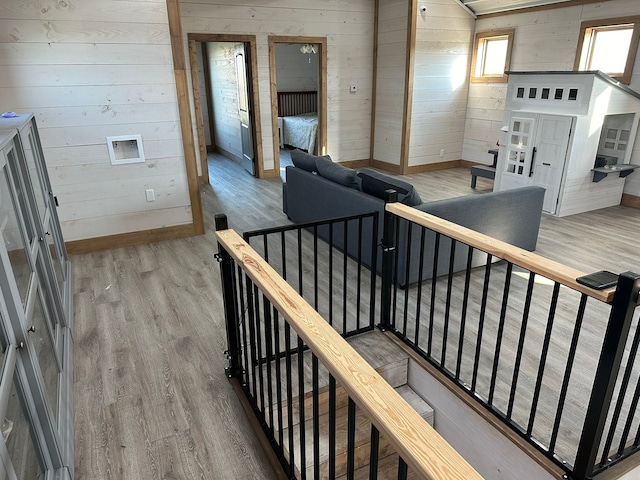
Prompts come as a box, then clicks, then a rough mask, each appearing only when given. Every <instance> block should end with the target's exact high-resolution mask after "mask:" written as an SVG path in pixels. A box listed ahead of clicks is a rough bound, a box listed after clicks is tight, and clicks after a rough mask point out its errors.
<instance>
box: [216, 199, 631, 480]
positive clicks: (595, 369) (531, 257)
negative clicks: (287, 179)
mask: <svg viewBox="0 0 640 480" xmlns="http://www.w3.org/2000/svg"><path fill="white" fill-rule="evenodd" d="M385 217H386V218H385V220H384V227H385V228H384V231H385V233H384V235H383V239H382V244H381V245H379V246H378V247H379V248H373V253H372V254H373V255H375V254H376V253H375V252H376V251H378V255H379V256H381V258H377V259H371V258H368V259H364V258H363V257H362V256H361V253H355V252H358V251H359V250H357V249H356V250H354V249H353V248H347V250H348V251H349V254H347V253H345V248H344V245H349V242H352V241H353V236H354V234H353V232H354V231H358V230H359V232H360V233H358V234H355V237H357V238H360V236H364V237H367V238H370V239H371V238H372V239H374V244H375V243H378V238H379V237H378V236H377V235H376V233H375V232H376V231H377V230H376V228H373V230H371V229H370V227H371V222H370V221H369V220H366V221H365V220H357V219H356V218H355V217H354V218H351V219H350V222H352V223H353V222H356V223H355V224H358V222H362V223H363V224H366V225H367V227H366V229H367V230H366V233H363V232H364V230H363V228H362V226H360V227H359V228H354V227H353V225H352V226H351V227H349V228H343V229H341V227H337V225H338V223H336V221H333V223H332V222H331V221H329V222H325V223H326V225H324V226H322V227H320V225H319V224H318V225H305V226H299V228H298V227H286V228H285V229H284V230H283V231H281V230H279V229H276V230H273V231H262V232H257V233H255V234H254V233H252V234H250V235H248V236H247V238H248V239H249V240H250V241H251V242H252V244H253V245H254V247H255V248H256V249H257V250H259V251H260V253H261V255H263V256H264V257H266V258H268V260H269V263H272V264H273V265H274V266H275V267H276V269H277V270H278V272H279V274H280V275H282V276H283V277H286V279H287V282H289V284H290V285H291V286H292V287H294V288H296V289H298V292H299V293H301V294H302V295H303V296H304V297H305V298H306V299H307V300H308V301H309V303H311V304H312V305H313V306H314V307H315V308H316V310H318V311H320V312H321V316H322V317H324V318H325V319H328V321H329V322H330V323H331V324H332V326H333V327H334V329H335V330H336V331H338V332H339V333H340V334H343V335H344V336H348V335H350V334H352V333H356V332H358V331H360V329H370V328H371V325H372V321H371V319H372V318H374V319H375V320H374V322H379V323H380V325H381V326H382V327H383V328H386V329H388V330H390V331H392V332H393V333H394V334H395V335H396V336H397V337H399V338H400V339H401V340H402V341H403V342H404V343H406V344H407V345H408V346H409V347H411V348H412V349H414V351H416V352H417V353H418V354H419V355H421V356H422V357H423V358H424V359H426V360H427V361H428V362H429V363H430V364H431V365H433V366H434V367H435V368H437V369H439V370H440V371H441V372H443V373H444V375H446V376H447V377H449V379H451V380H452V382H454V383H455V384H457V385H458V387H459V388H460V389H461V391H463V392H466V394H467V395H468V396H469V398H471V399H472V400H473V401H476V402H478V403H479V404H480V405H482V406H483V407H484V408H486V410H487V411H489V412H491V413H492V414H493V415H494V416H495V418H496V419H497V421H499V422H503V423H504V424H506V425H508V426H509V427H510V428H511V429H512V430H513V431H514V432H516V434H517V435H519V436H521V437H522V438H524V439H525V440H526V441H527V442H529V444H530V445H531V446H532V447H533V448H535V449H537V450H539V451H540V452H542V453H543V454H544V455H545V456H546V457H548V458H549V459H550V460H551V461H552V462H554V463H555V464H556V465H558V466H559V467H560V468H562V469H563V470H564V471H565V472H567V478H573V479H580V480H582V479H586V478H591V477H593V476H595V475H597V474H598V473H600V472H602V471H603V470H605V469H607V468H608V467H610V466H612V465H614V464H616V463H618V462H621V461H623V460H625V459H626V458H628V457H629V456H630V455H632V454H633V453H635V452H636V451H637V450H638V449H639V448H640V414H637V413H636V410H637V406H638V402H639V400H640V382H639V380H638V379H639V378H640V365H637V364H636V363H637V362H636V360H637V358H636V357H637V350H638V345H639V344H640V329H639V327H638V316H637V315H634V313H635V311H636V305H637V301H638V290H639V288H640V287H639V285H640V283H639V282H640V280H639V279H638V276H637V275H635V274H633V273H630V272H627V273H624V274H622V275H621V276H620V280H619V282H618V286H617V288H616V289H608V290H603V291H597V290H592V289H590V288H587V287H585V286H583V285H580V284H579V283H577V282H576V278H577V277H579V276H581V275H583V273H582V272H580V271H578V270H575V269H571V268H568V267H566V266H564V265H561V264H559V263H557V262H553V261H550V260H548V259H545V258H543V257H540V256H538V255H536V254H534V253H531V252H528V251H523V250H521V249H518V248H515V247H513V246H511V245H508V244H505V243H503V242H499V241H496V240H495V239H492V238H489V237H486V236H484V235H481V234H478V233H477V232H473V231H470V230H468V229H465V228H463V227H460V226H457V225H455V224H452V223H450V222H447V221H444V220H442V219H439V218H437V217H433V216H430V215H427V214H424V213H422V212H418V211H417V210H415V209H411V208H408V207H405V206H403V205H400V204H396V203H390V204H388V205H387V213H386V214H385ZM321 223H322V222H321ZM329 224H332V225H333V226H332V227H330V226H329ZM401 229H404V230H402V231H403V233H405V234H406V233H407V232H408V234H406V235H404V236H403V237H402V238H405V237H406V238H414V239H419V240H417V241H418V242H421V243H422V244H423V245H424V244H426V243H427V242H430V245H431V246H433V247H434V248H433V249H432V251H433V254H432V255H433V256H434V258H431V259H430V262H429V264H430V265H433V267H432V268H434V270H433V271H432V272H431V275H430V278H428V279H426V280H424V281H422V282H419V283H415V284H410V282H409V278H408V277H407V278H404V279H403V278H399V276H400V274H399V271H398V268H397V267H396V265H398V264H399V263H404V264H406V263H409V262H408V261H409V260H411V262H414V263H415V262H419V263H420V265H419V270H420V278H426V277H429V275H427V274H425V270H426V267H425V266H424V265H426V264H427V263H428V262H426V260H427V258H426V255H427V254H426V253H425V252H427V251H429V249H428V248H425V247H420V246H418V248H412V247H411V245H402V246H400V245H398V239H399V238H401V236H400V235H399V232H400V230H401ZM285 230H286V231H285ZM411 230H413V231H414V233H415V234H413V235H412V231H411ZM345 235H347V237H345ZM267 237H273V239H271V240H269V239H268V238H267ZM320 238H323V239H324V240H322V239H320ZM414 241H415V240H414ZM357 242H360V244H362V245H364V242H362V241H361V240H357ZM374 244H372V245H374ZM416 251H420V254H419V255H415V252H416ZM314 252H315V253H314ZM318 252H320V253H318ZM323 252H324V253H323ZM398 252H404V253H402V254H403V255H410V254H411V253H408V252H414V257H413V258H412V259H406V258H405V259H404V262H398V259H397V255H399V253H398ZM430 255H431V254H430ZM459 257H462V258H463V260H464V261H463V262H462V263H463V264H464V265H465V267H464V268H463V269H462V271H456V269H457V268H458V266H459V265H460V258H459ZM314 258H315V260H314ZM354 264H357V268H356V267H354ZM363 264H366V265H375V266H378V265H381V266H382V274H381V275H380V278H378V279H376V276H375V275H373V273H372V272H371V271H369V270H367V269H365V268H364V267H363ZM423 264H424V265H423ZM345 265H346V267H345ZM454 265H455V266H456V267H455V268H454ZM371 270H375V269H371ZM404 271H405V272H408V271H409V269H408V268H407V269H404ZM406 274H407V275H408V273H406ZM423 274H424V275H423ZM234 275H235V277H238V278H240V277H241V274H240V272H239V271H238V272H236V273H234ZM235 277H234V278H235ZM347 277H348V278H347ZM238 278H236V279H235V280H234V281H235V282H237V283H234V285H235V287H234V289H235V290H234V292H236V291H240V293H241V294H242V293H243V292H244V295H246V296H250V297H251V298H252V301H251V302H249V301H248V300H244V301H240V300H238V302H239V303H238V305H237V307H236V310H235V311H237V312H239V313H238V315H239V317H238V320H237V322H239V324H240V325H241V326H242V328H244V329H246V332H244V331H241V332H240V333H239V334H238V335H237V337H238V339H239V338H243V339H244V340H243V341H244V342H247V339H248V343H247V344H242V343H238V342H239V340H238V339H234V338H230V340H229V345H230V356H231V358H235V357H236V356H238V355H239V354H238V353H237V352H242V351H244V352H245V356H244V357H242V358H243V362H244V363H241V364H237V362H235V363H234V362H233V361H232V362H231V366H230V370H229V373H230V375H236V376H239V377H240V378H244V379H245V380H246V383H247V386H246V388H247V389H248V392H249V393H248V395H253V396H254V401H255V405H254V408H256V409H257V410H258V411H262V412H263V413H262V415H263V417H264V418H263V422H264V424H265V425H266V426H265V429H266V430H267V431H268V430H269V429H271V430H272V433H273V435H274V438H276V440H274V442H275V443H274V444H277V445H280V447H274V448H275V449H276V451H278V448H284V447H282V445H283V442H284V443H286V441H285V440H286V439H285V438H284V437H283V438H279V436H280V433H279V430H278V429H277V428H276V427H277V425H281V424H282V422H286V419H287V418H288V415H289V414H288V411H287V409H288V408H289V406H288V405H289V404H290V403H291V402H290V401H288V400H287V399H290V398H292V397H291V395H290V393H291V394H295V392H296V389H297V388H299V383H302V380H297V382H299V383H295V382H294V383H293V384H292V385H291V392H289V391H288V390H287V388H285V387H283V390H282V391H281V390H279V389H275V388H274V387H273V385H272V384H273V383H275V384H280V383H281V380H282V378H286V377H287V375H286V373H284V374H283V373H282V372H287V371H290V370H288V369H287V365H286V363H287V360H286V359H287V358H290V363H291V364H295V363H296V362H297V361H302V360H304V357H305V355H307V356H310V358H311V360H308V363H309V364H311V365H313V363H314V362H317V359H316V360H313V355H312V354H310V353H308V352H307V345H306V343H305V342H304V341H303V342H302V343H301V344H298V343H297V342H298V340H297V337H296V336H295V335H294V334H293V333H291V332H290V333H289V336H290V340H289V341H290V342H291V343H290V344H289V343H287V340H286V338H285V337H286V333H285V332H283V333H281V334H279V335H276V334H275V333H274V331H271V330H273V328H274V325H275V326H277V327H278V328H275V331H278V329H280V328H285V327H283V323H285V322H283V321H282V319H281V318H280V317H281V316H282V314H281V313H277V312H276V311H275V310H274V311H273V312H272V311H271V309H272V307H271V304H270V303H269V307H268V308H267V307H266V306H265V305H266V304H264V302H263V300H260V301H258V303H256V301H257V300H255V299H256V298H257V297H256V295H257V293H255V292H253V290H252V289H253V288H254V287H253V284H251V283H247V282H249V281H248V280H245V281H244V283H243V282H242V281H239V280H238ZM354 278H357V280H355V281H354V280H353V279H354ZM225 284H227V282H225ZM398 285H403V286H404V288H402V289H401V288H399V287H398ZM343 287H344V288H343ZM318 292H321V295H318ZM345 292H348V293H346V294H345ZM236 293H237V292H236ZM365 293H366V295H365ZM229 295H231V294H230V293H229ZM252 295H253V296H252ZM225 296H226V295H225ZM240 297H242V295H240ZM230 298H231V297H230ZM233 298H235V297H233ZM328 298H331V299H332V301H327V299H328ZM358 312H361V313H358ZM372 316H373V317H372ZM365 319H366V320H365ZM229 322H230V323H231V324H233V321H232V320H229ZM260 322H262V323H260ZM251 325H254V326H253V327H251ZM257 325H266V326H267V327H269V328H268V329H270V331H271V333H270V334H269V335H270V336H269V337H268V342H267V341H265V338H267V337H265V333H264V331H263V330H261V328H265V327H264V326H257ZM286 328H289V327H286ZM231 331H233V329H231ZM230 335H232V334H230ZM276 339H278V340H276ZM277 341H278V342H280V343H279V344H278V345H279V346H278V345H276V342H277ZM268 343H270V344H271V345H272V346H271V347H269V348H270V349H271V350H268V349H267V346H266V345H267V344H268ZM287 345H288V346H287ZM251 348H253V349H255V351H254V352H251V351H250V350H251ZM234 352H236V353H234ZM299 352H303V353H302V354H299ZM274 358H280V359H283V360H282V361H281V362H280V363H281V364H280V367H277V366H272V367H271V370H269V369H268V368H266V365H268V364H271V363H272V359H274ZM321 363H322V362H319V363H318V368H319V370H318V373H317V374H316V377H322V376H323V375H324V374H323V373H322V366H321ZM275 365H277V363H276V364H275ZM257 366H262V368H261V369H256V367H257ZM278 368H279V369H280V373H278ZM309 368H310V367H307V370H309ZM269 372H271V373H269ZM261 375H262V377H261ZM269 375H271V377H269ZM327 375H328V374H327ZM243 376H244V377H243ZM312 376H313V375H312ZM333 378H335V377H332V376H328V377H326V378H325V383H326V384H327V385H328V386H322V381H321V380H320V379H318V382H319V383H318V385H319V387H318V388H320V390H321V394H324V393H325V390H326V389H327V388H328V389H329V390H331V389H332V387H331V385H332V384H333V383H334V379H333ZM306 380H307V381H308V382H309V383H314V382H313V381H312V380H313V379H312V380H309V379H308V378H307V379H306ZM333 388H335V387H333ZM268 392H272V394H271V395H272V398H271V399H269V398H268ZM298 393H299V394H300V393H301V392H298ZM278 395H280V397H278ZM305 395H309V394H308V393H305ZM319 395H320V394H319ZM333 395H334V396H335V393H334V394H333ZM298 396H300V395H298ZM337 396H338V400H334V407H335V406H336V405H337V404H339V403H340V400H339V397H340V395H339V394H338V395H337ZM312 397H313V395H312ZM329 397H331V394H329ZM313 398H315V397H313ZM313 398H312V399H311V400H309V401H310V402H311V403H309V404H305V405H307V410H306V412H305V413H304V415H303V417H302V418H306V417H305V415H307V416H308V415H311V417H309V418H307V420H308V421H312V422H314V421H315V420H311V419H312V418H313V415H314V413H316V412H313V411H312V410H313V408H312V407H311V405H312V404H314V402H313ZM318 398H320V397H318ZM274 399H275V400H276V401H274V402H273V403H272V401H273V400H274ZM279 399H281V400H282V402H280V401H278V400H279ZM319 402H320V403H322V400H319ZM272 405H276V407H273V406H272ZM277 405H281V406H282V407H277ZM278 408H284V410H283V411H279V410H278ZM292 408H293V410H292V412H293V415H294V416H295V415H297V413H296V412H298V410H304V405H300V406H298V407H295V408H294V407H292ZM323 408H324V407H323ZM269 409H274V411H273V412H270V411H268V410H269ZM296 409H298V410H296ZM310 412H311V413H310ZM280 417H282V419H281V418H280ZM271 418H273V420H270V419H271ZM333 422H335V419H334V420H333ZM274 426H275V427H274ZM298 435H299V436H300V437H301V438H302V439H303V443H304V440H305V439H304V436H303V433H302V431H300V433H299V434H298ZM307 440H308V439H307ZM292 451H293V452H294V453H293V454H292V455H294V456H295V450H292ZM312 453H313V454H315V452H312ZM280 454H281V458H282V459H285V458H289V454H288V453H287V452H285V451H284V450H283V451H281V452H280ZM298 455H299V456H304V454H303V453H302V451H299V452H298ZM308 463H309V464H313V462H308ZM291 465H294V463H292V464H291ZM292 468H293V467H292ZM314 468H315V467H314ZM294 470H295V468H294ZM292 471H293V470H292Z"/></svg>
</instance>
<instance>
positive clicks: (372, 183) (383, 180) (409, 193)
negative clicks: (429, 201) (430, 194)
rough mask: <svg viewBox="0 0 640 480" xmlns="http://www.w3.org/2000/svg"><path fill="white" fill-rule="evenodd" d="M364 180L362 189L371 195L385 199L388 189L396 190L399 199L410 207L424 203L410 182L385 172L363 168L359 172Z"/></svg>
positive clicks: (359, 175)
mask: <svg viewBox="0 0 640 480" xmlns="http://www.w3.org/2000/svg"><path fill="white" fill-rule="evenodd" d="M358 177H360V179H361V181H362V191H363V192H364V193H367V194H369V195H372V196H374V197H377V198H381V199H383V200H384V195H385V191H386V190H395V191H396V192H398V201H399V202H400V203H404V204H405V205H407V206H409V207H415V206H417V205H420V204H421V203H422V199H421V198H420V195H418V192H416V189H415V188H414V187H413V185H411V184H410V183H407V182H403V181H402V180H398V179H396V178H393V177H390V176H389V175H385V174H384V173H380V172H377V171H376V170H371V169H370V168H363V169H362V170H360V173H358Z"/></svg>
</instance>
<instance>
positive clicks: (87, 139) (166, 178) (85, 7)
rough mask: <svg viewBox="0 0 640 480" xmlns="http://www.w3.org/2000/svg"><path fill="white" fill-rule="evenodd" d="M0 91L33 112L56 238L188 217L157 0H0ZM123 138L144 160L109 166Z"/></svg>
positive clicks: (162, 8) (8, 106)
mask: <svg viewBox="0 0 640 480" xmlns="http://www.w3.org/2000/svg"><path fill="white" fill-rule="evenodd" d="M0 98H1V99H2V105H1V106H0V109H1V110H2V111H5V110H14V111H32V112H34V113H35V114H36V118H37V121H38V127H39V130H40V134H41V138H42V143H43V146H44V149H45V156H46V159H47V162H48V165H49V173H50V176H51V181H52V184H53V188H54V190H55V193H56V194H57V196H58V199H59V201H60V208H59V211H58V213H59V216H60V220H61V224H62V229H63V231H64V235H65V240H67V241H70V240H79V239H85V238H93V237H98V236H106V235H115V234H120V233H127V232H133V231H141V230H150V229H155V228H160V227H164V226H172V225H186V224H189V223H191V221H192V217H191V209H190V199H189V190H188V185H187V177H186V171H185V161H184V153H183V147H182V136H181V132H180V123H179V118H178V107H177V97H176V87H175V80H174V75H173V63H172V55H171V43H170V38H169V27H168V17H167V7H166V1H165V0H147V1H145V2H139V1H125V0H118V1H113V0H86V1H82V2H73V3H71V2H45V3H41V2H24V1H21V0H5V1H3V2H0ZM126 134H141V135H142V141H143V146H144V151H145V155H146V162H145V163H139V164H130V165H120V166H112V165H111V164H110V161H109V157H108V151H107V144H106V137H107V136H111V135H126ZM147 188H153V189H154V190H155V196H156V201H155V202H147V201H146V198H145V189H147Z"/></svg>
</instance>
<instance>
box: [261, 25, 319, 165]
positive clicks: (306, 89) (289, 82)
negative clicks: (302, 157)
mask: <svg viewBox="0 0 640 480" xmlns="http://www.w3.org/2000/svg"><path fill="white" fill-rule="evenodd" d="M269 67H270V68H269V74H270V79H271V120H272V125H273V126H274V128H273V151H274V163H275V169H276V171H278V172H279V171H280V167H281V165H280V155H281V148H284V147H285V146H288V147H293V148H299V149H302V150H307V151H308V152H309V153H311V154H317V155H326V153H327V39H326V38H325V37H293V36H291V37H289V36H270V37H269ZM286 105H289V107H286ZM313 115H316V116H317V124H316V125H315V133H314V134H313V136H311V135H312V133H311V131H310V130H307V129H308V128H309V123H308V122H306V121H305V122H302V123H303V124H304V127H300V128H304V129H305V130H304V131H302V130H300V131H296V132H295V135H291V136H289V135H288V133H287V128H290V129H291V128H298V127H296V126H292V125H295V122H296V118H295V117H298V116H305V117H306V118H305V120H308V117H309V116H313ZM309 150H312V151H309Z"/></svg>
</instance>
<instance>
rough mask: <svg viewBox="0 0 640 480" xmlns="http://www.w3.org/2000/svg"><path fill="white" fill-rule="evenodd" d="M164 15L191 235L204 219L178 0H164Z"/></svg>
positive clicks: (200, 229) (200, 231)
mask: <svg viewBox="0 0 640 480" xmlns="http://www.w3.org/2000/svg"><path fill="white" fill-rule="evenodd" d="M167 14H168V16H169V36H170V38H171V51H172V54H173V73H174V76H175V80H176V92H177V95H178V112H179V114H180V130H181V133H182V145H183V148H184V161H185V166H186V170H187V182H188V185H189V197H190V199H191V215H192V217H193V227H194V234H195V235H202V234H203V233H204V219H203V217H202V202H201V200H200V182H199V180H198V167H197V164H196V151H195V145H194V142H193V128H192V125H191V112H190V109H189V87H188V84H187V71H186V68H187V65H186V61H185V55H184V44H183V40H182V25H181V24H180V7H179V5H178V0H167Z"/></svg>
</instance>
